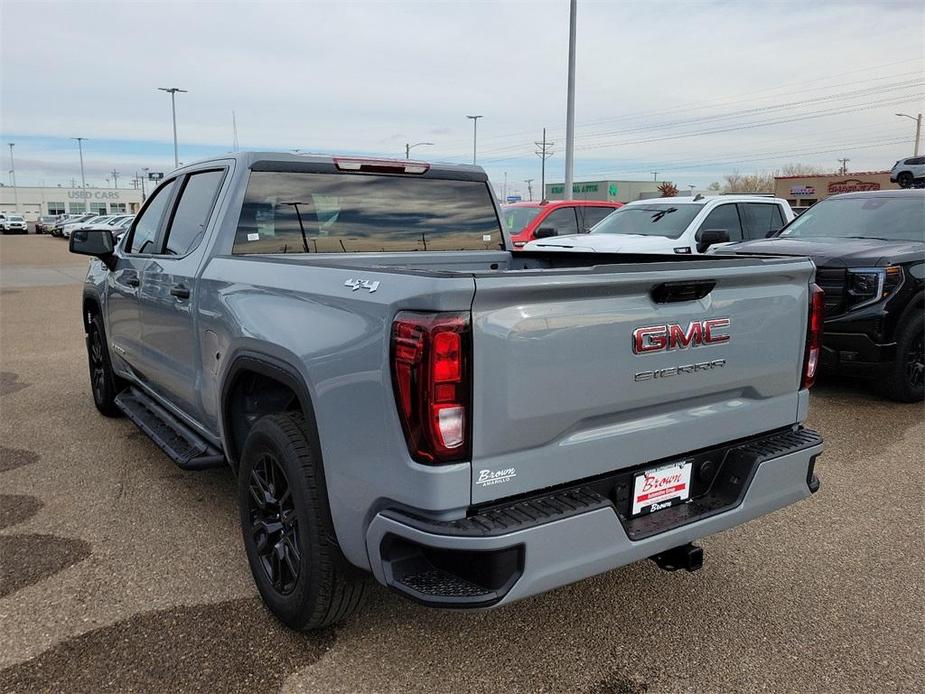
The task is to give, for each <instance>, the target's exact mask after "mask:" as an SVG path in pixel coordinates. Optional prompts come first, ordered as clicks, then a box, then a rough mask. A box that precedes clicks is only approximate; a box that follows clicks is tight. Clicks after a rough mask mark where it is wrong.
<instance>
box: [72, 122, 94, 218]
mask: <svg viewBox="0 0 925 694" xmlns="http://www.w3.org/2000/svg"><path fill="white" fill-rule="evenodd" d="M71 139H72V140H77V151H78V152H80V194H81V195H82V196H84V197H83V201H84V214H86V212H87V210H89V209H90V206H89V205H88V204H87V198H86V195H87V179H86V178H85V177H84V147H83V141H84V140H86V139H87V138H85V137H72V138H71Z"/></svg>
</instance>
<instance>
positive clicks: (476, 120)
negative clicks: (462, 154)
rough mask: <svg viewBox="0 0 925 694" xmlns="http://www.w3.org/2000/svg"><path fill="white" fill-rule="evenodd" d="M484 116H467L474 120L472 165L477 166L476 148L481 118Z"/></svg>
mask: <svg viewBox="0 0 925 694" xmlns="http://www.w3.org/2000/svg"><path fill="white" fill-rule="evenodd" d="M481 117H482V116H466V118H471V119H472V165H473V166H475V146H476V143H477V142H478V136H479V118H481Z"/></svg>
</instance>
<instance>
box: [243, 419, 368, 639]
mask: <svg viewBox="0 0 925 694" xmlns="http://www.w3.org/2000/svg"><path fill="white" fill-rule="evenodd" d="M310 441H311V439H310V436H309V433H308V426H307V424H306V422H305V418H304V417H303V416H302V415H301V414H297V413H284V414H273V415H267V416H264V417H262V418H260V419H259V420H258V421H257V423H256V424H255V425H254V426H253V428H252V429H251V430H250V432H249V433H248V436H247V439H246V440H245V442H244V448H243V450H242V453H241V464H240V468H239V470H238V506H239V509H240V513H241V529H242V531H243V535H244V547H245V550H246V552H247V560H248V562H249V563H250V567H251V572H252V573H253V575H254V581H255V582H256V583H257V589H258V590H259V591H260V594H261V596H262V597H263V600H264V602H265V603H266V605H267V607H269V608H270V610H271V611H272V612H273V613H274V614H275V615H276V616H277V617H279V619H280V620H281V621H282V622H284V623H285V624H286V625H288V626H290V627H292V628H293V629H301V630H309V629H318V628H320V627H324V626H327V625H329V624H334V623H335V622H339V621H341V620H343V619H346V618H347V617H349V616H350V615H351V614H353V612H354V611H355V610H356V609H357V608H358V607H359V605H360V603H361V602H362V600H363V597H364V595H365V593H366V588H367V586H368V578H367V576H366V575H365V574H364V573H363V572H362V571H360V570H359V569H357V568H355V567H354V566H352V565H351V564H350V563H349V562H348V561H347V560H346V559H345V558H344V555H343V554H342V553H341V550H340V547H339V546H338V545H337V540H336V538H335V534H334V526H333V523H332V521H331V512H330V509H329V506H328V499H327V493H326V491H325V484H324V473H323V470H322V469H321V461H320V459H319V458H318V456H317V455H316V454H315V453H314V452H313V447H312V445H311V442H310Z"/></svg>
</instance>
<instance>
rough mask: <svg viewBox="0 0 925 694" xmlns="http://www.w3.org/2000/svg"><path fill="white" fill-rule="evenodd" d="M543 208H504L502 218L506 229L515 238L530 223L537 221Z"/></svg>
mask: <svg viewBox="0 0 925 694" xmlns="http://www.w3.org/2000/svg"><path fill="white" fill-rule="evenodd" d="M542 211H543V208H542V207H540V206H539V205H537V206H536V207H502V208H501V218H502V221H503V222H504V228H505V229H507V232H508V233H509V234H510V235H511V236H513V235H514V234H519V233H520V232H521V231H523V230H524V227H526V226H527V225H528V224H529V223H530V222H532V221H533V220H534V219H536V218H537V217H538V216H539V214H540V212H542Z"/></svg>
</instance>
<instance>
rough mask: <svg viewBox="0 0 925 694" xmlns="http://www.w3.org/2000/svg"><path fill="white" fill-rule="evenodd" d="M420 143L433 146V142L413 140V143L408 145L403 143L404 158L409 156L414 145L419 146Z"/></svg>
mask: <svg viewBox="0 0 925 694" xmlns="http://www.w3.org/2000/svg"><path fill="white" fill-rule="evenodd" d="M422 145H429V146H431V147H433V146H434V143H433V142H415V143H414V144H413V145H409V144H408V143H405V159H410V158H411V150H412V149H414V148H415V147H420V146H422Z"/></svg>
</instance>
